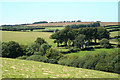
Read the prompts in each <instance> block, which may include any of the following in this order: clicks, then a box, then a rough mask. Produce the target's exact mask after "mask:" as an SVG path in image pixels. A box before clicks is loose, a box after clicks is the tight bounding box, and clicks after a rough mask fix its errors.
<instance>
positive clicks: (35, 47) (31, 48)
mask: <svg viewBox="0 0 120 80" xmlns="http://www.w3.org/2000/svg"><path fill="white" fill-rule="evenodd" d="M39 48H40V45H39V44H36V43H31V44H30V45H29V46H28V47H27V49H26V51H27V55H33V54H34V52H38V51H39Z"/></svg>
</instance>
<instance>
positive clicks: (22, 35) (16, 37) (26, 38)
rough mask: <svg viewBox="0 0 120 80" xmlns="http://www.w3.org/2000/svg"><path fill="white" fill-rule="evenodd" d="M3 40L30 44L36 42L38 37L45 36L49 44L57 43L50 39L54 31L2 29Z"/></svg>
mask: <svg viewBox="0 0 120 80" xmlns="http://www.w3.org/2000/svg"><path fill="white" fill-rule="evenodd" d="M1 33H2V41H3V42H8V41H16V42H19V43H20V44H24V45H28V44H30V43H32V42H34V41H35V40H36V39H37V37H42V38H44V39H45V40H46V41H47V42H48V43H49V44H51V45H55V44H54V43H53V39H50V38H49V37H50V35H51V34H52V33H48V32H19V31H2V32H1Z"/></svg>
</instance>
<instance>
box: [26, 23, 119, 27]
mask: <svg viewBox="0 0 120 80" xmlns="http://www.w3.org/2000/svg"><path fill="white" fill-rule="evenodd" d="M90 23H95V22H65V23H41V24H30V25H27V26H65V25H72V24H76V25H78V24H90ZM100 24H101V26H106V25H118V22H100Z"/></svg>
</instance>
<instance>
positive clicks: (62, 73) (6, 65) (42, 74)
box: [0, 58, 118, 78]
mask: <svg viewBox="0 0 120 80" xmlns="http://www.w3.org/2000/svg"><path fill="white" fill-rule="evenodd" d="M0 66H1V67H2V78H118V74H115V73H108V72H103V71H96V70H89V69H82V68H74V67H67V66H62V65H56V64H49V63H42V62H36V61H26V60H19V59H9V58H2V64H0Z"/></svg>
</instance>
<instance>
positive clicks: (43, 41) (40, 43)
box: [35, 37, 47, 45]
mask: <svg viewBox="0 0 120 80" xmlns="http://www.w3.org/2000/svg"><path fill="white" fill-rule="evenodd" d="M35 43H36V44H39V45H42V44H43V43H47V42H46V41H45V40H44V39H43V38H40V37H38V38H37V39H36V40H35Z"/></svg>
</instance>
